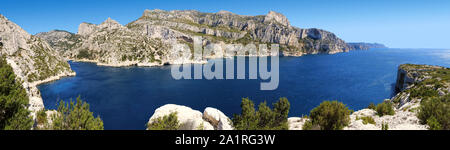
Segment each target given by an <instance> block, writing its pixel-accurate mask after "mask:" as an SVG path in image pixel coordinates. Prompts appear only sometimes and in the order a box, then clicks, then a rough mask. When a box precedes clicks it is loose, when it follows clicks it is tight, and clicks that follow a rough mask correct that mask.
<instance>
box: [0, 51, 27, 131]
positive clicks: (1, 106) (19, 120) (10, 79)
mask: <svg viewBox="0 0 450 150" xmlns="http://www.w3.org/2000/svg"><path fill="white" fill-rule="evenodd" d="M27 105H28V95H27V93H26V91H25V89H24V88H23V87H22V81H20V80H19V79H18V78H17V77H16V75H15V74H14V71H13V69H12V68H11V66H9V65H8V64H7V62H6V60H5V58H4V57H0V130H29V129H31V127H32V126H33V120H32V118H31V117H29V116H30V112H29V111H28V109H27V108H26V107H27Z"/></svg>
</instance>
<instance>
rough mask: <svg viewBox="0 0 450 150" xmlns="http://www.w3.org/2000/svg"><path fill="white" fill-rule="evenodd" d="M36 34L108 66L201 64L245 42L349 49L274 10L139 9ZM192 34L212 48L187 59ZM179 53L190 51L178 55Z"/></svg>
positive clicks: (284, 50)
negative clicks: (134, 14)
mask: <svg viewBox="0 0 450 150" xmlns="http://www.w3.org/2000/svg"><path fill="white" fill-rule="evenodd" d="M38 36H39V37H41V38H43V39H45V40H46V41H47V42H49V43H50V45H51V46H52V47H53V48H54V49H56V50H57V51H58V52H60V53H61V54H62V55H63V56H64V57H66V58H68V59H72V60H78V61H89V62H96V63H98V64H99V65H108V66H128V65H138V66H154V65H163V64H183V63H204V62H205V60H204V58H218V57H219V58H220V57H230V56H234V55H238V54H239V53H234V52H235V51H241V50H243V49H242V48H241V47H242V46H245V45H248V44H255V45H258V44H279V45H280V48H279V51H280V52H279V53H278V54H276V55H285V56H301V55H304V54H317V53H326V54H334V53H338V52H346V51H348V50H349V49H350V48H349V47H348V45H347V44H346V43H345V42H344V41H343V40H341V39H339V38H338V37H337V36H336V35H334V34H333V33H331V32H327V31H324V30H320V29H300V28H297V27H293V26H291V25H290V23H289V21H288V19H287V18H286V17H285V16H284V15H282V14H280V13H277V12H274V11H270V12H269V13H268V14H267V15H260V16H244V15H237V14H234V13H231V12H228V11H220V12H218V13H202V12H199V11H195V10H184V11H179V10H174V11H164V10H158V9H156V10H145V11H144V13H143V15H142V16H141V17H140V18H138V19H137V20H135V21H133V22H130V23H128V24H126V25H125V26H123V25H121V24H120V23H119V22H117V21H115V20H113V19H111V18H108V19H107V20H105V21H104V22H103V23H101V24H91V23H81V24H80V25H79V28H78V33H77V34H74V33H68V32H66V31H60V30H55V31H51V32H49V33H40V34H38ZM196 37H201V38H202V39H200V46H201V48H206V47H207V45H212V47H215V50H216V52H215V53H213V54H211V55H208V56H203V58H201V59H198V58H194V57H192V52H193V49H194V39H195V38H196ZM177 44H183V45H185V46H179V45H177ZM229 44H241V45H242V46H241V47H239V46H231V47H230V46H229ZM269 47H270V46H269ZM227 48H228V49H227ZM226 50H229V51H232V52H233V53H228V52H227V51H226ZM180 52H188V53H191V55H178V53H180ZM241 55H245V56H246V55H252V54H248V53H243V54H241ZM256 55H258V53H257V54H256ZM268 55H275V54H270V53H269V54H268ZM264 56H266V55H264Z"/></svg>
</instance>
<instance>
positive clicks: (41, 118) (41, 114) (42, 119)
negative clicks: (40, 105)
mask: <svg viewBox="0 0 450 150" xmlns="http://www.w3.org/2000/svg"><path fill="white" fill-rule="evenodd" d="M36 123H37V124H38V125H44V124H46V123H47V114H46V113H45V109H41V110H39V111H38V112H36Z"/></svg>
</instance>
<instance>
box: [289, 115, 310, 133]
mask: <svg viewBox="0 0 450 150" xmlns="http://www.w3.org/2000/svg"><path fill="white" fill-rule="evenodd" d="M306 121H308V119H307V118H303V117H290V118H288V124H289V130H302V129H303V124H305V122H306Z"/></svg>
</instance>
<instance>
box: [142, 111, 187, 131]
mask: <svg viewBox="0 0 450 150" xmlns="http://www.w3.org/2000/svg"><path fill="white" fill-rule="evenodd" d="M179 128H180V123H179V122H178V116H177V113H176V112H173V113H170V114H169V115H165V116H163V117H158V118H154V119H152V121H151V123H149V124H147V130H178V129H179Z"/></svg>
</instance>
